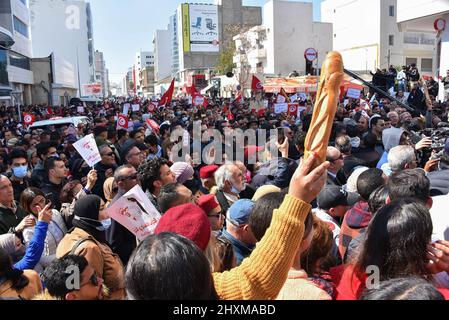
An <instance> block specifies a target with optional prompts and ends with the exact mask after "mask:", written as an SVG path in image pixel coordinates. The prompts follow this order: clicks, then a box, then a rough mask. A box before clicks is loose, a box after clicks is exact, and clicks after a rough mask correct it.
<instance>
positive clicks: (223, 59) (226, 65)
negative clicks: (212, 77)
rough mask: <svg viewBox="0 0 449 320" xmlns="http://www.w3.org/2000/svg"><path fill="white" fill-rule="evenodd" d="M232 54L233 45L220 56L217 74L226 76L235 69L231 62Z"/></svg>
mask: <svg viewBox="0 0 449 320" xmlns="http://www.w3.org/2000/svg"><path fill="white" fill-rule="evenodd" d="M234 52H235V45H230V46H229V47H228V48H227V49H226V50H223V52H222V53H221V54H220V57H219V58H218V65H217V72H218V73H219V74H227V73H228V72H232V71H233V69H234V68H235V67H236V65H235V63H234V62H233V57H234Z"/></svg>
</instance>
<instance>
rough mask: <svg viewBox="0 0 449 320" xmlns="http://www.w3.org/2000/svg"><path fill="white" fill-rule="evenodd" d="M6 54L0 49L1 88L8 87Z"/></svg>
mask: <svg viewBox="0 0 449 320" xmlns="http://www.w3.org/2000/svg"><path fill="white" fill-rule="evenodd" d="M6 52H7V51H6V50H3V49H0V85H3V86H9V80H8V71H7V66H8V56H7V53H6ZM0 95H1V94H0Z"/></svg>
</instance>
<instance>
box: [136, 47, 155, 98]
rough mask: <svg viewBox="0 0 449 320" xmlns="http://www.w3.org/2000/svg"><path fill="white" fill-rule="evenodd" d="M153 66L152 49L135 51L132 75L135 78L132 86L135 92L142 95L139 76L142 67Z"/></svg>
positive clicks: (141, 84)
mask: <svg viewBox="0 0 449 320" xmlns="http://www.w3.org/2000/svg"><path fill="white" fill-rule="evenodd" d="M149 67H154V53H153V52H152V51H140V52H137V53H136V59H135V62H134V75H133V79H135V83H134V88H135V94H137V95H142V94H143V91H142V88H143V83H142V80H143V79H142V77H141V71H142V70H143V69H144V68H149Z"/></svg>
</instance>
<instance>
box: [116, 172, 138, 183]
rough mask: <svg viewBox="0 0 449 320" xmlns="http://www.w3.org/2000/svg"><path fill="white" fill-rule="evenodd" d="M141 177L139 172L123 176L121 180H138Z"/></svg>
mask: <svg viewBox="0 0 449 320" xmlns="http://www.w3.org/2000/svg"><path fill="white" fill-rule="evenodd" d="M138 178H139V174H138V173H134V174H132V175H130V176H128V177H123V178H121V179H120V181H125V180H137V179H138Z"/></svg>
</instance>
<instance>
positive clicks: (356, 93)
mask: <svg viewBox="0 0 449 320" xmlns="http://www.w3.org/2000/svg"><path fill="white" fill-rule="evenodd" d="M346 96H347V97H348V98H354V99H359V98H360V90H358V89H354V88H349V89H348V93H347V94H346Z"/></svg>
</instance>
